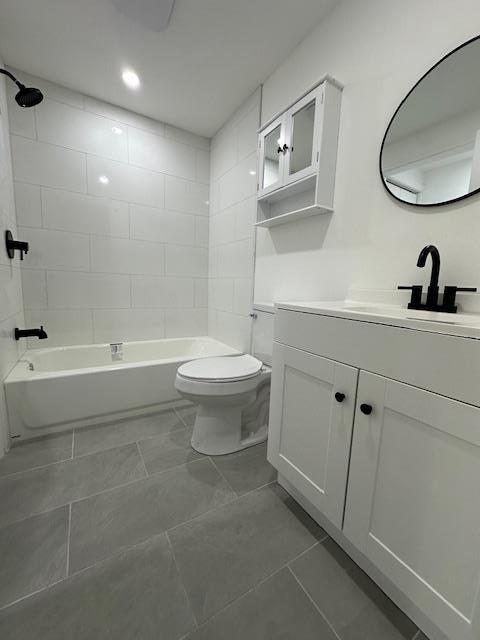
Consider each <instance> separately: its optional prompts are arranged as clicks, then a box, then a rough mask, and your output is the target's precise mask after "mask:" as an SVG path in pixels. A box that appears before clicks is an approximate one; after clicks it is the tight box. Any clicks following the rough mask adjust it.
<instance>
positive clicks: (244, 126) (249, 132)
mask: <svg viewBox="0 0 480 640" xmlns="http://www.w3.org/2000/svg"><path fill="white" fill-rule="evenodd" d="M259 126H260V118H259V113H258V107H256V106H254V108H253V109H252V110H251V111H249V112H248V113H247V115H245V116H244V117H243V118H242V119H241V120H240V122H239V123H238V125H237V127H236V134H237V141H238V142H237V150H238V160H243V158H246V157H247V156H249V155H251V154H252V153H256V151H257V145H258V134H257V130H258V128H259Z"/></svg>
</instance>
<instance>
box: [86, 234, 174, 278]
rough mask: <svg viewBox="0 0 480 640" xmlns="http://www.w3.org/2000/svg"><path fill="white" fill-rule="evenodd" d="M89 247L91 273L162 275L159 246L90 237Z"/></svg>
mask: <svg viewBox="0 0 480 640" xmlns="http://www.w3.org/2000/svg"><path fill="white" fill-rule="evenodd" d="M90 247H91V260H92V271H98V272H101V273H132V274H133V273H138V274H157V275H161V274H163V271H164V248H163V245H161V244H157V243H154V242H141V241H140V240H124V239H120V238H106V237H103V236H92V238H91V239H90Z"/></svg>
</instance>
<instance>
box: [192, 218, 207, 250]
mask: <svg viewBox="0 0 480 640" xmlns="http://www.w3.org/2000/svg"><path fill="white" fill-rule="evenodd" d="M208 227H209V224H208V218H204V217H202V216H195V244H196V245H197V246H199V247H208Z"/></svg>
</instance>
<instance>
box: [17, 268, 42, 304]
mask: <svg viewBox="0 0 480 640" xmlns="http://www.w3.org/2000/svg"><path fill="white" fill-rule="evenodd" d="M22 288H23V302H24V305H25V309H45V308H46V307H47V275H46V272H45V271H43V270H42V269H23V270H22Z"/></svg>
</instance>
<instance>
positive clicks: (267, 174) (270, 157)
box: [262, 124, 283, 190]
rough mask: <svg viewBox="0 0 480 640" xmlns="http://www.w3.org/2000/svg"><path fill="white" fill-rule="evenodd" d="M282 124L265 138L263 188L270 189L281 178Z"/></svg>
mask: <svg viewBox="0 0 480 640" xmlns="http://www.w3.org/2000/svg"><path fill="white" fill-rule="evenodd" d="M281 134H282V125H281V124H279V125H278V126H276V127H275V128H274V129H272V131H270V132H269V133H267V135H266V136H265V138H264V149H263V171H262V190H268V189H269V188H271V187H272V186H274V185H276V184H277V183H279V182H280V180H281V177H282V176H281V159H282V158H283V152H282V147H281V142H282V138H281Z"/></svg>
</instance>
